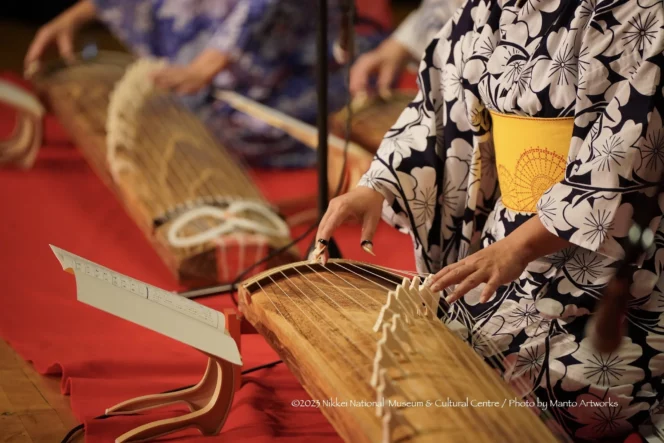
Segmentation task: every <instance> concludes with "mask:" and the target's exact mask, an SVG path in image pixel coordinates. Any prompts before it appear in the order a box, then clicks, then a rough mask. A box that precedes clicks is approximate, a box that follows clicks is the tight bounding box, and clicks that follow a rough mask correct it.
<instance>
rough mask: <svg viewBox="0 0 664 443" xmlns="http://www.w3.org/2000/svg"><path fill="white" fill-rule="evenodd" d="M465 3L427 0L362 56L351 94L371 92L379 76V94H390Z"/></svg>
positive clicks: (352, 75)
mask: <svg viewBox="0 0 664 443" xmlns="http://www.w3.org/2000/svg"><path fill="white" fill-rule="evenodd" d="M462 4H463V0H424V1H423V2H422V4H421V5H420V7H419V8H418V9H416V10H415V11H413V12H411V13H410V15H408V17H406V19H405V20H404V21H403V22H402V23H401V25H399V27H398V28H397V30H396V31H395V32H394V33H393V34H392V35H391V36H390V37H389V38H387V39H386V40H385V41H383V42H382V43H381V44H380V45H379V46H378V47H377V48H376V49H374V50H373V51H369V52H367V53H365V54H362V55H361V56H360V57H358V59H357V61H356V62H355V63H354V64H353V67H352V68H351V72H350V91H351V94H353V95H355V94H358V93H360V92H363V91H367V90H368V89H369V87H370V84H371V81H372V79H373V77H375V87H376V89H377V90H378V93H379V94H380V95H381V96H389V91H390V89H391V88H392V86H393V85H394V83H395V82H396V81H397V79H398V77H399V75H400V74H401V73H402V72H403V70H404V68H406V66H407V65H408V64H410V63H417V62H419V61H420V59H421V58H422V56H423V55H424V50H425V49H426V47H427V46H428V44H429V42H431V40H432V39H433V38H434V36H435V35H436V33H437V32H438V31H440V29H441V28H442V27H443V25H445V23H447V21H448V20H450V19H451V18H452V16H453V15H454V12H455V11H456V10H457V9H458V8H459V7H460V6H461V5H462Z"/></svg>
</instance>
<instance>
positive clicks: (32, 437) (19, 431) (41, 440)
mask: <svg viewBox="0 0 664 443" xmlns="http://www.w3.org/2000/svg"><path fill="white" fill-rule="evenodd" d="M77 425H78V421H77V420H76V418H75V417H74V414H73V413H72V411H71V407H70V406H69V398H68V397H66V396H64V395H62V394H61V393H60V377H52V376H42V375H40V374H38V373H37V371H35V369H34V368H33V367H32V365H31V364H30V363H27V362H25V361H24V360H23V359H21V357H19V356H18V355H17V354H16V353H15V352H14V350H13V349H12V348H11V347H10V346H9V345H8V344H7V343H6V342H5V341H4V340H2V339H0V443H10V442H11V443H58V442H60V441H62V439H63V437H64V436H65V435H66V434H67V432H69V430H70V429H72V428H73V427H75V426H77ZM83 440H84V438H83V436H82V435H78V436H76V437H75V438H74V439H73V440H72V442H82V441H83Z"/></svg>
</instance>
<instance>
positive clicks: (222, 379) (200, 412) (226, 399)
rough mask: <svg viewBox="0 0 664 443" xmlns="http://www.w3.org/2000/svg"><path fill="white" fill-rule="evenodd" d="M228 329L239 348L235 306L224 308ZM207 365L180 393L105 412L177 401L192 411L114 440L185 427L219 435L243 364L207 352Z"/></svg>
mask: <svg viewBox="0 0 664 443" xmlns="http://www.w3.org/2000/svg"><path fill="white" fill-rule="evenodd" d="M224 315H225V317H226V330H227V331H228V333H229V334H230V336H231V337H233V339H234V340H235V342H236V343H237V345H238V349H239V348H240V332H241V325H240V317H239V316H238V314H237V312H236V311H235V310H234V309H226V310H225V311H224ZM206 355H207V356H208V364H207V368H206V370H205V374H204V375H203V378H202V379H201V381H200V382H198V384H197V385H196V386H193V387H191V388H187V389H184V390H181V391H177V392H169V393H164V394H151V395H145V396H142V397H137V398H133V399H131V400H127V401H124V402H122V403H119V404H117V405H115V406H113V407H111V408H109V409H107V410H106V415H123V414H129V413H134V412H138V411H145V410H148V409H155V408H160V407H163V406H168V405H172V404H175V403H184V404H186V405H187V406H188V407H189V410H190V411H191V412H189V413H187V414H184V415H181V416H179V417H174V418H168V419H164V420H158V421H155V422H152V423H147V424H144V425H141V426H139V427H137V428H135V429H132V430H131V431H128V432H125V433H124V434H122V435H121V436H119V437H118V438H117V439H116V440H115V442H116V443H124V442H138V441H148V440H152V439H154V438H157V437H161V436H163V435H166V434H170V433H173V432H177V431H181V430H183V429H186V428H192V427H193V428H197V429H198V430H199V431H200V432H201V433H202V434H203V435H217V434H219V432H220V431H221V429H222V427H223V426H224V423H225V422H226V418H227V417H228V413H229V412H230V409H231V406H232V404H233V396H234V394H235V391H236V390H237V389H239V388H240V382H241V371H240V369H241V368H240V366H237V365H234V364H232V363H230V362H228V361H226V360H222V359H220V358H219V357H216V356H213V355H209V354H206Z"/></svg>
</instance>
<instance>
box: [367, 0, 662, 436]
mask: <svg viewBox="0 0 664 443" xmlns="http://www.w3.org/2000/svg"><path fill="white" fill-rule="evenodd" d="M663 26H664V8H663V7H662V2H661V1H656V0H636V1H626V0H609V1H602V2H600V1H595V0H584V1H579V2H566V1H562V0H546V1H535V0H528V1H525V2H517V1H516V0H508V1H497V0H470V1H468V2H466V3H465V5H464V6H463V7H462V8H460V9H459V10H457V12H456V14H455V15H454V17H453V19H452V20H451V21H450V22H448V23H447V25H446V26H445V27H444V28H443V29H442V30H441V31H440V33H439V34H438V35H437V36H436V38H435V39H434V40H433V41H432V42H431V44H430V45H429V46H428V48H427V50H426V52H425V54H424V56H423V59H422V62H421V64H420V68H419V87H420V91H419V94H418V96H417V97H416V98H415V99H414V100H413V101H412V102H411V104H410V105H409V106H408V107H407V108H406V109H405V110H404V111H403V113H402V114H401V116H400V118H399V119H398V121H397V122H396V123H395V124H394V125H393V127H392V129H391V130H390V131H389V132H388V133H387V134H386V136H385V139H384V140H383V142H382V145H381V147H380V149H379V151H378V153H377V155H376V157H375V159H374V161H373V163H372V166H371V168H370V169H369V170H368V172H367V173H366V174H365V175H364V177H363V179H362V180H361V182H360V186H365V187H370V188H372V189H374V190H376V191H378V192H380V193H381V194H382V195H383V196H384V197H385V203H384V207H383V208H384V209H383V218H384V219H385V220H386V221H388V222H389V223H391V224H392V225H395V226H397V227H399V228H400V229H402V230H404V231H406V232H408V233H410V235H411V236H412V238H413V243H414V247H415V254H416V259H417V267H418V271H419V272H420V273H421V274H428V273H436V272H438V271H439V270H441V269H442V268H444V267H445V266H449V265H452V264H454V263H456V262H458V261H460V260H462V259H464V258H466V257H468V256H470V255H471V254H472V253H475V252H477V251H478V250H483V249H485V248H487V247H488V246H489V245H492V244H494V243H496V242H499V241H501V240H502V239H505V238H506V237H508V236H509V235H510V234H511V233H512V232H513V231H515V230H516V229H517V228H518V227H520V226H521V225H523V224H524V223H526V222H527V221H528V220H531V219H532V218H533V217H537V218H538V219H539V222H541V224H542V225H543V226H544V227H545V228H546V230H548V231H549V232H550V233H551V234H554V235H555V236H558V237H560V238H562V239H564V240H567V241H569V242H570V243H571V245H572V246H570V247H568V248H565V249H563V250H561V251H559V252H557V253H554V254H551V255H548V256H545V257H541V258H539V259H537V260H534V261H531V262H530V263H529V264H528V265H527V266H526V269H525V270H524V272H523V273H522V274H521V275H520V276H519V277H518V278H516V279H515V280H514V281H513V282H511V283H510V284H507V285H503V286H501V287H500V288H499V289H498V291H497V292H496V293H495V294H494V295H493V296H492V297H491V298H490V299H489V300H488V302H486V303H479V300H478V298H477V297H466V298H465V299H460V300H458V301H457V302H455V303H454V304H453V305H452V308H451V310H450V316H449V319H448V320H446V321H458V322H460V323H462V324H463V325H465V327H466V328H467V330H468V331H467V335H468V338H469V339H470V338H471V337H472V336H475V335H477V334H478V333H481V335H482V336H483V337H484V339H483V340H473V343H472V344H473V347H474V348H475V349H476V350H477V351H478V352H479V353H480V354H482V355H484V356H485V357H487V359H489V357H493V356H495V354H496V351H495V349H496V348H497V350H498V351H499V356H501V357H502V363H501V365H500V366H502V367H504V368H506V369H507V372H506V373H505V374H504V375H505V377H506V378H507V379H508V380H512V381H514V380H517V379H520V380H526V381H527V382H528V386H529V389H531V390H532V391H534V393H535V394H536V395H537V397H538V398H540V399H542V400H543V401H545V402H547V403H550V402H551V401H554V402H560V403H561V404H580V403H581V402H582V401H590V400H593V401H596V402H604V403H603V404H604V405H605V406H600V407H597V408H580V407H573V406H572V407H563V408H552V409H550V410H551V413H552V414H553V415H554V417H555V418H556V420H557V421H558V422H559V423H560V424H561V425H562V426H563V427H564V429H565V430H566V432H567V433H568V434H570V435H571V436H573V437H574V438H575V439H598V438H603V437H615V436H619V435H624V434H626V433H629V432H631V431H633V430H635V429H637V428H638V427H639V426H640V425H642V424H643V423H645V422H647V421H648V420H649V418H650V417H651V414H652V412H653V410H654V409H656V407H657V406H658V404H659V403H660V400H661V398H662V395H663V394H664V386H662V374H663V373H664V354H663V351H664V314H663V312H664V304H662V303H661V300H660V299H661V296H662V294H661V291H662V288H664V281H662V278H663V277H662V272H661V270H662V268H663V267H664V248H663V247H662V245H663V244H664V228H663V226H662V224H661V217H660V214H661V210H660V212H659V214H658V215H657V216H655V217H653V218H652V219H651V220H650V223H649V227H650V229H651V230H652V231H653V232H654V244H653V246H652V248H650V250H649V251H648V253H647V254H646V256H645V258H644V259H643V260H642V262H641V263H639V265H640V267H639V268H638V270H637V271H636V272H635V273H634V275H633V276H632V278H631V285H630V294H631V298H630V302H629V309H628V311H627V321H628V333H627V335H626V336H625V337H624V339H623V342H622V345H621V346H620V348H619V349H618V350H617V351H616V352H614V353H612V354H602V353H600V352H598V351H597V350H595V349H594V348H593V346H592V345H591V344H590V342H589V340H588V339H587V338H586V335H585V330H586V326H587V322H588V320H589V319H590V317H591V314H592V313H593V312H594V310H595V307H596V305H597V301H598V300H599V299H600V298H601V293H602V289H603V288H604V286H605V285H606V284H607V282H608V281H609V280H610V279H611V278H612V277H613V276H614V274H615V268H616V263H617V262H618V261H619V260H620V259H621V258H622V257H623V255H624V251H623V246H624V245H625V244H626V242H627V241H628V231H629V227H630V226H631V225H632V222H633V217H634V214H635V212H636V211H639V209H640V208H646V207H653V206H655V207H657V206H658V205H659V207H660V208H661V205H662V201H661V197H660V195H658V193H657V192H656V188H657V184H658V183H659V181H660V180H661V179H662V172H663V171H664V128H663V125H662V115H663V114H664V91H663V80H662V75H661V67H662V66H663V65H664V55H663V51H664V28H663ZM491 113H495V114H503V115H515V116H518V117H523V118H547V119H552V118H556V119H565V118H569V119H570V120H571V123H570V125H571V138H570V140H569V147H568V151H567V155H566V156H565V157H564V164H563V165H562V166H561V167H560V168H559V170H560V173H559V174H560V175H559V176H557V175H556V174H555V173H553V172H552V171H554V170H557V169H556V168H558V166H557V165H556V164H555V163H552V161H550V160H547V161H541V160H542V159H541V158H539V157H536V158H531V157H529V156H525V157H524V162H525V163H521V164H520V165H517V167H516V169H515V171H514V173H515V174H520V178H519V181H517V180H514V182H513V183H514V184H515V186H519V187H521V188H522V190H521V191H520V192H527V191H528V190H530V192H536V193H539V194H540V195H536V197H537V198H536V199H535V200H534V205H533V207H532V209H530V208H525V209H522V208H518V210H514V209H510V208H509V207H513V205H511V204H509V205H508V204H506V203H508V202H505V201H504V195H502V196H501V191H502V189H501V188H502V187H503V186H504V185H503V183H502V182H501V183H500V184H499V176H501V175H502V176H504V174H502V173H501V172H502V171H500V170H499V168H498V166H497V160H496V151H495V146H494V140H493V120H492V117H491ZM515 136H516V137H519V134H515ZM547 142H548V141H547V140H542V141H541V144H540V146H539V148H541V149H546V144H547ZM534 148H537V147H534ZM552 165H553V166H556V168H553V167H552ZM542 180H550V185H549V186H547V187H546V188H544V189H542ZM523 189H525V191H524V190H523ZM503 194H504V193H503ZM376 253H379V252H378V250H377V249H376ZM489 342H490V343H491V345H490V346H489ZM522 394H526V392H522ZM614 403H617V406H612V405H613V404H614Z"/></svg>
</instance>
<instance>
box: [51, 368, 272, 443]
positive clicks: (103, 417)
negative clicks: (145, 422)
mask: <svg viewBox="0 0 664 443" xmlns="http://www.w3.org/2000/svg"><path fill="white" fill-rule="evenodd" d="M280 363H283V361H282V360H277V361H273V362H271V363H266V364H264V365H260V366H254V367H253V368H249V369H245V370H244V371H242V375H246V374H251V373H252V372H256V371H260V370H261V369H269V368H273V367H275V366H277V365H278V364H280ZM194 386H196V385H189V386H184V387H182V388H176V389H171V390H169V391H164V392H161V394H170V393H171V392H178V391H184V390H185V389H189V388H193V387H194ZM135 415H140V414H137V413H134V412H131V413H128V414H122V416H123V417H126V416H135ZM111 417H117V416H116V415H106V414H104V415H100V416H98V417H95V418H93V420H106V419H107V418H111ZM84 428H85V425H84V424H80V425H76V426H74V427H73V428H72V429H71V430H70V431H69V432H67V435H65V436H64V438H63V439H62V442H61V443H69V441H70V440H71V438H72V437H73V436H74V435H76V433H77V432H79V431H80V430H82V429H84Z"/></svg>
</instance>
